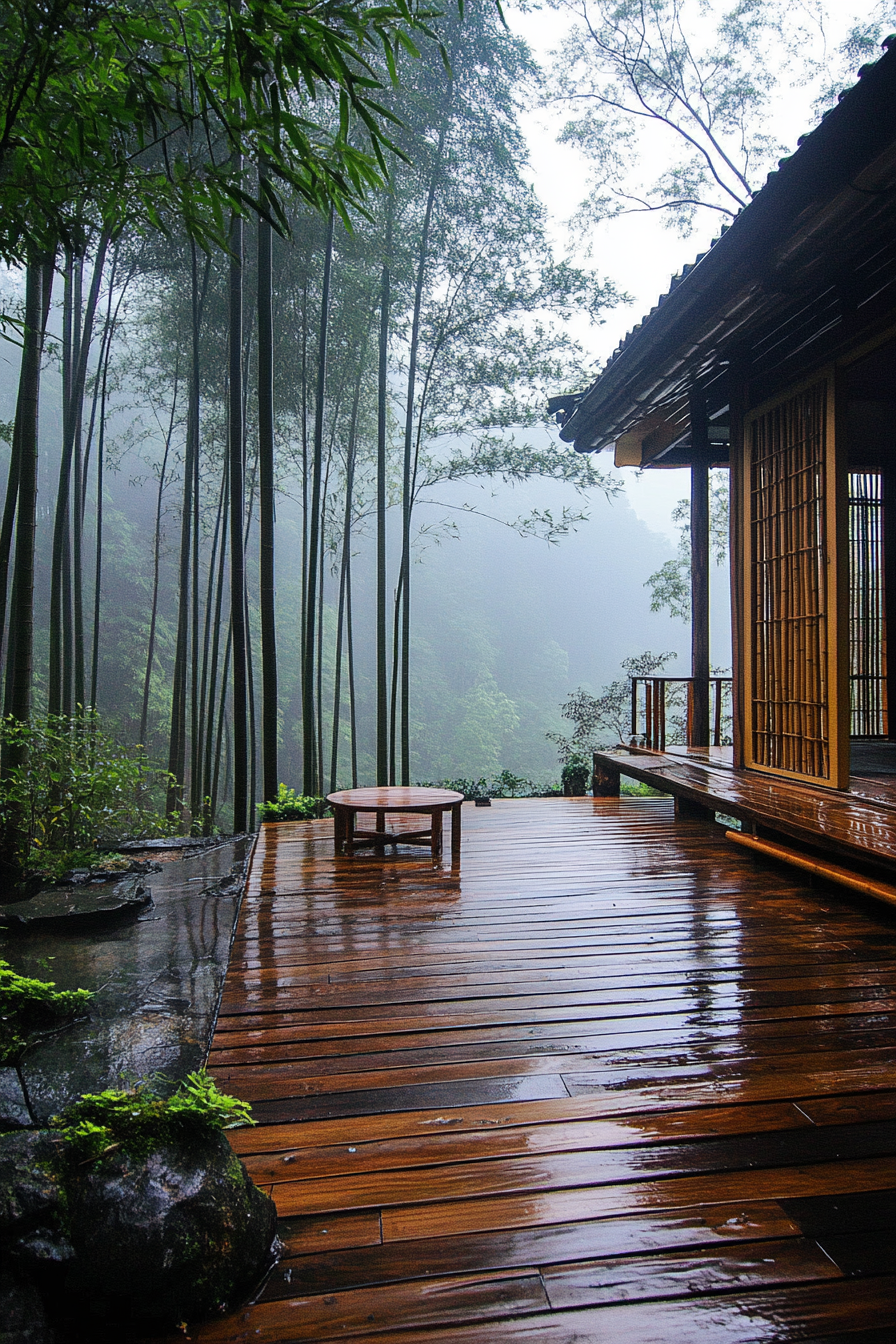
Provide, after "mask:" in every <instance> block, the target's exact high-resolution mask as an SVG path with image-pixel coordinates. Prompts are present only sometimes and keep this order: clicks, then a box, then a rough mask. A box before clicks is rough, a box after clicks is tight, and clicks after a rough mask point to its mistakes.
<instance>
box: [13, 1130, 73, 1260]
mask: <svg viewBox="0 0 896 1344" xmlns="http://www.w3.org/2000/svg"><path fill="white" fill-rule="evenodd" d="M58 1145H59V1141H58V1139H57V1138H55V1137H54V1136H53V1135H51V1134H48V1133H47V1132H46V1131H44V1130H39V1129H26V1130H20V1131H19V1132H18V1133H12V1134H0V1240H2V1241H3V1242H4V1243H6V1244H8V1243H9V1242H11V1241H14V1240H18V1239H19V1238H21V1237H25V1236H28V1235H30V1234H32V1233H35V1232H38V1231H41V1232H43V1231H46V1230H47V1229H50V1228H59V1227H61V1226H62V1223H63V1221H64V1210H65V1197H64V1195H63V1192H62V1188H61V1185H60V1182H59V1178H58V1177H57V1175H56V1174H55V1172H54V1165H55V1160H56V1155H57V1152H58Z"/></svg>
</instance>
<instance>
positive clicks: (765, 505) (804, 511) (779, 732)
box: [749, 382, 830, 779]
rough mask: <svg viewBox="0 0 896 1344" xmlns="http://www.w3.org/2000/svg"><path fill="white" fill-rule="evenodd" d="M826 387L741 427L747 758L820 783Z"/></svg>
mask: <svg viewBox="0 0 896 1344" xmlns="http://www.w3.org/2000/svg"><path fill="white" fill-rule="evenodd" d="M826 400H827V397H826V383H825V382H820V383H817V384H816V385H815V386H814V387H811V388H809V389H808V390H806V391H805V392H800V393H798V394H797V395H796V396H794V397H790V398H788V399H787V400H786V401H783V402H781V403H780V404H779V405H777V406H775V407H774V408H773V409H772V410H770V411H767V412H766V413H765V414H764V415H760V416H757V417H756V419H755V420H753V421H752V424H751V426H750V440H749V450H750V527H751V566H750V568H751V571H752V572H751V575H750V578H751V585H750V587H751V600H752V618H753V629H752V662H753V666H752V682H753V685H752V748H753V760H754V763H755V764H756V765H759V766H766V767H768V768H769V769H773V770H787V771H793V772H794V773H796V774H800V775H808V776H812V777H814V778H817V779H828V778H829V777H830V724H829V715H828V661H827V619H826V591H825V563H824V555H825V455H826V413H827V406H826Z"/></svg>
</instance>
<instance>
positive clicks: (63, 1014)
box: [0, 961, 93, 1065]
mask: <svg viewBox="0 0 896 1344" xmlns="http://www.w3.org/2000/svg"><path fill="white" fill-rule="evenodd" d="M92 998H93V995H92V994H91V992H90V990H89V989H68V990H64V989H63V990H57V989H56V988H55V982H54V981H52V980H49V981H47V980H31V979H29V978H28V977H27V976H23V975H18V974H17V973H16V972H15V971H14V970H12V968H11V967H10V965H9V963H8V962H6V961H0V1022H2V1024H3V1034H2V1039H0V1064H3V1065H8V1064H14V1063H15V1061H16V1060H17V1059H18V1057H19V1055H21V1053H22V1051H23V1050H24V1048H25V1046H26V1045H27V1043H28V1037H29V1035H31V1034H32V1033H33V1032H36V1031H41V1030H46V1029H47V1028H51V1027H55V1026H58V1025H59V1024H60V1023H61V1022H64V1021H65V1020H66V1019H68V1018H72V1017H75V1016H76V1015H77V1014H78V1013H80V1012H82V1011H83V1010H84V1009H85V1008H86V1007H87V1004H88V1003H89V1002H90V1000H91V999H92Z"/></svg>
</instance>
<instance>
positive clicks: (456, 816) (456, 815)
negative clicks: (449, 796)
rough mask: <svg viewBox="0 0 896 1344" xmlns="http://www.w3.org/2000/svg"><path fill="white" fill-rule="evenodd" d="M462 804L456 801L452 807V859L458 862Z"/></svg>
mask: <svg viewBox="0 0 896 1344" xmlns="http://www.w3.org/2000/svg"><path fill="white" fill-rule="evenodd" d="M461 806H462V804H461V803H455V804H454V805H453V806H452V808H451V860H452V862H453V863H456V862H457V861H458V859H459V858H460V809H461Z"/></svg>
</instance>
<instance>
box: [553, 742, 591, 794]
mask: <svg viewBox="0 0 896 1344" xmlns="http://www.w3.org/2000/svg"><path fill="white" fill-rule="evenodd" d="M590 778H591V762H590V761H589V759H588V757H587V756H583V755H582V754H581V752H573V753H572V755H571V756H570V757H569V759H568V760H567V762H566V764H565V765H564V767H563V769H562V770H561V772H560V780H561V783H562V785H563V792H564V793H565V794H566V795H567V796H571V797H581V795H582V794H583V793H587V792H588V782H589V780H590Z"/></svg>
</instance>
